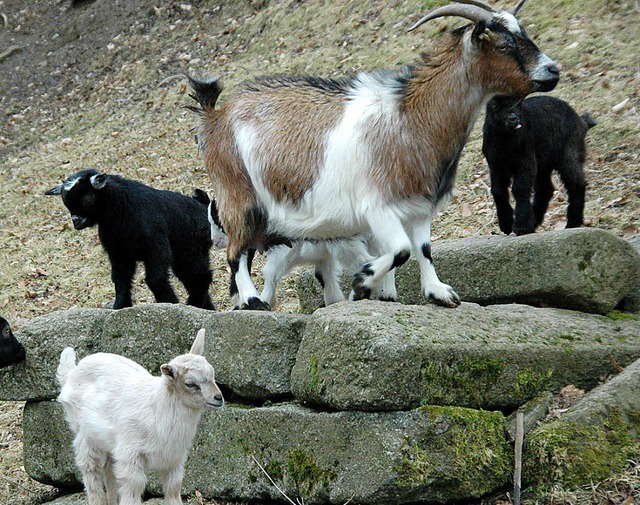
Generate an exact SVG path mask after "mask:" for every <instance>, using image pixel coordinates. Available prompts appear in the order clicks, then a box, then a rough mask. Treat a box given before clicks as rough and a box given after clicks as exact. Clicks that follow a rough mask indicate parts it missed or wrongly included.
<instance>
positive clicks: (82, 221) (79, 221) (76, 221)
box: [71, 216, 91, 230]
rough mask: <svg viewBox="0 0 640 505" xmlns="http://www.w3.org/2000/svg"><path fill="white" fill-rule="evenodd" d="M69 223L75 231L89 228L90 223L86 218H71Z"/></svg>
mask: <svg viewBox="0 0 640 505" xmlns="http://www.w3.org/2000/svg"><path fill="white" fill-rule="evenodd" d="M71 221H72V222H73V227H74V228H75V229H76V230H82V229H84V228H88V227H89V226H91V222H90V221H89V219H87V218H86V217H82V216H71Z"/></svg>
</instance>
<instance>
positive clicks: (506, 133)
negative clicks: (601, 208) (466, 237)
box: [482, 96, 596, 235]
mask: <svg viewBox="0 0 640 505" xmlns="http://www.w3.org/2000/svg"><path fill="white" fill-rule="evenodd" d="M595 124H596V123H595V121H594V120H593V119H592V118H591V116H589V115H588V114H583V116H582V117H580V116H578V114H576V112H575V111H574V110H573V109H572V108H571V106H570V105H569V104H568V103H566V102H564V101H563V100H560V99H558V98H553V97H548V96H536V97H533V98H528V99H526V100H524V101H521V100H520V99H516V98H508V97H495V98H493V99H491V100H490V101H489V103H488V104H487V110H486V118H485V122H484V129H483V131H484V140H483V144H482V152H483V153H484V155H485V157H486V159H487V162H488V164H489V171H490V174H491V194H492V195H493V198H494V201H495V203H496V209H497V213H498V222H499V225H500V229H501V230H502V231H503V232H504V233H506V234H509V233H511V232H512V231H513V232H514V233H515V234H516V235H524V234H526V233H533V232H534V231H535V229H536V227H537V226H539V225H540V224H541V223H542V221H543V219H544V214H545V212H546V211H547V208H548V206H549V200H550V199H551V197H552V195H553V191H554V187H553V183H552V181H551V175H552V172H553V171H554V170H556V171H557V172H558V173H559V175H560V178H561V180H562V183H563V185H564V188H565V190H566V192H567V193H568V197H569V198H568V199H569V205H568V209H567V228H575V227H579V226H582V224H583V220H584V198H585V190H586V185H587V184H586V180H585V175H584V170H583V165H584V161H585V152H586V149H585V142H584V139H585V136H586V133H587V130H588V129H589V128H591V127H592V126H594V125H595ZM510 185H512V187H511V191H512V193H513V198H514V200H515V202H516V206H515V214H514V210H513V209H512V207H511V204H510V203H509V186H510ZM532 195H533V203H532V202H531V197H532Z"/></svg>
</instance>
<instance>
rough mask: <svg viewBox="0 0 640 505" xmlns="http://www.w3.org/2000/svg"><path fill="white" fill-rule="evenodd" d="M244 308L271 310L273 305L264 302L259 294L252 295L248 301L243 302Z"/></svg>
mask: <svg viewBox="0 0 640 505" xmlns="http://www.w3.org/2000/svg"><path fill="white" fill-rule="evenodd" d="M240 308H241V309H242V310H271V306H270V305H269V304H268V303H267V302H263V301H262V300H260V298H258V297H257V296H252V297H251V298H249V299H248V300H247V303H243V304H242V307H240Z"/></svg>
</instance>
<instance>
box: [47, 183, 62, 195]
mask: <svg viewBox="0 0 640 505" xmlns="http://www.w3.org/2000/svg"><path fill="white" fill-rule="evenodd" d="M61 193H62V183H60V184H57V185H56V186H54V187H52V188H51V189H49V190H47V191H45V193H44V194H45V195H59V194H61Z"/></svg>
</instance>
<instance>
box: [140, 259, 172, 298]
mask: <svg viewBox="0 0 640 505" xmlns="http://www.w3.org/2000/svg"><path fill="white" fill-rule="evenodd" d="M166 247H167V250H168V246H166ZM159 249H160V250H159V251H155V253H152V256H151V257H150V258H148V259H147V260H146V261H145V262H144V268H145V282H146V283H147V286H149V289H150V290H151V292H152V293H153V296H154V298H155V299H156V302H158V303H178V301H179V300H178V297H177V296H176V293H175V291H174V290H173V288H172V287H171V282H170V276H169V265H170V264H171V260H170V258H167V257H164V256H163V255H162V254H161V251H162V250H163V249H164V247H159Z"/></svg>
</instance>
